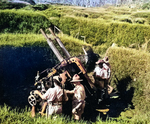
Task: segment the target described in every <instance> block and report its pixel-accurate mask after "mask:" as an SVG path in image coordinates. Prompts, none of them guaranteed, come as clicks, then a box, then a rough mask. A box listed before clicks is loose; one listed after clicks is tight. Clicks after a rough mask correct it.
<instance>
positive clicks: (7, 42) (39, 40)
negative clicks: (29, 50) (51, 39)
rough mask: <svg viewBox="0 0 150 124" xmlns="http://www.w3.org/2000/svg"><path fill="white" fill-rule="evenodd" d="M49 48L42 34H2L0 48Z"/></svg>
mask: <svg viewBox="0 0 150 124" xmlns="http://www.w3.org/2000/svg"><path fill="white" fill-rule="evenodd" d="M4 46H13V47H27V46H45V47H46V46H47V43H46V42H45V39H44V37H43V35H42V34H39V35H37V34H8V33H7V34H0V47H4Z"/></svg>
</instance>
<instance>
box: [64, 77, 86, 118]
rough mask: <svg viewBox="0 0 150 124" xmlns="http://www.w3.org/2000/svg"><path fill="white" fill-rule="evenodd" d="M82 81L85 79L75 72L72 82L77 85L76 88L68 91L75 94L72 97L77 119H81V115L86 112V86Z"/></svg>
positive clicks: (73, 112)
mask: <svg viewBox="0 0 150 124" xmlns="http://www.w3.org/2000/svg"><path fill="white" fill-rule="evenodd" d="M80 81H83V80H81V79H80V76H79V75H77V74H75V75H74V76H73V80H72V81H71V83H73V84H74V85H75V88H74V90H72V91H68V90H67V91H66V93H68V94H74V95H73V99H72V114H73V117H74V119H75V120H80V119H81V116H82V114H83V112H84V108H85V101H84V100H85V97H86V94H85V89H84V86H83V85H82V84H81V83H80Z"/></svg>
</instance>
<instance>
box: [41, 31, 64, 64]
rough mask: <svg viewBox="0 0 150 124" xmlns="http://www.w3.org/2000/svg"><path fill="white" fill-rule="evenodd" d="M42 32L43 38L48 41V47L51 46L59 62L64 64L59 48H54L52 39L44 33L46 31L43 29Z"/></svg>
mask: <svg viewBox="0 0 150 124" xmlns="http://www.w3.org/2000/svg"><path fill="white" fill-rule="evenodd" d="M40 31H41V33H42V34H43V36H44V37H45V39H46V40H47V43H48V45H49V46H50V48H51V49H52V51H53V52H54V54H55V55H56V57H57V58H58V60H59V61H60V62H62V61H63V60H64V59H63V57H62V56H61V54H60V53H59V51H58V50H57V48H56V47H55V46H54V44H53V42H52V40H51V39H50V38H48V36H47V35H46V34H45V33H44V31H43V30H42V29H40Z"/></svg>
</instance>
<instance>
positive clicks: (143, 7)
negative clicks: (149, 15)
mask: <svg viewBox="0 0 150 124" xmlns="http://www.w3.org/2000/svg"><path fill="white" fill-rule="evenodd" d="M142 9H150V3H145V4H143V5H142Z"/></svg>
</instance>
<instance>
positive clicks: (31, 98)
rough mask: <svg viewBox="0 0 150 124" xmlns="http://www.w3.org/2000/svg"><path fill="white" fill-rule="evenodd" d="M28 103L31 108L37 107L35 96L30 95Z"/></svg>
mask: <svg viewBox="0 0 150 124" xmlns="http://www.w3.org/2000/svg"><path fill="white" fill-rule="evenodd" d="M28 102H29V104H30V105H31V106H35V105H36V103H37V101H36V98H35V97H34V96H33V95H30V96H29V97H28Z"/></svg>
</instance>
